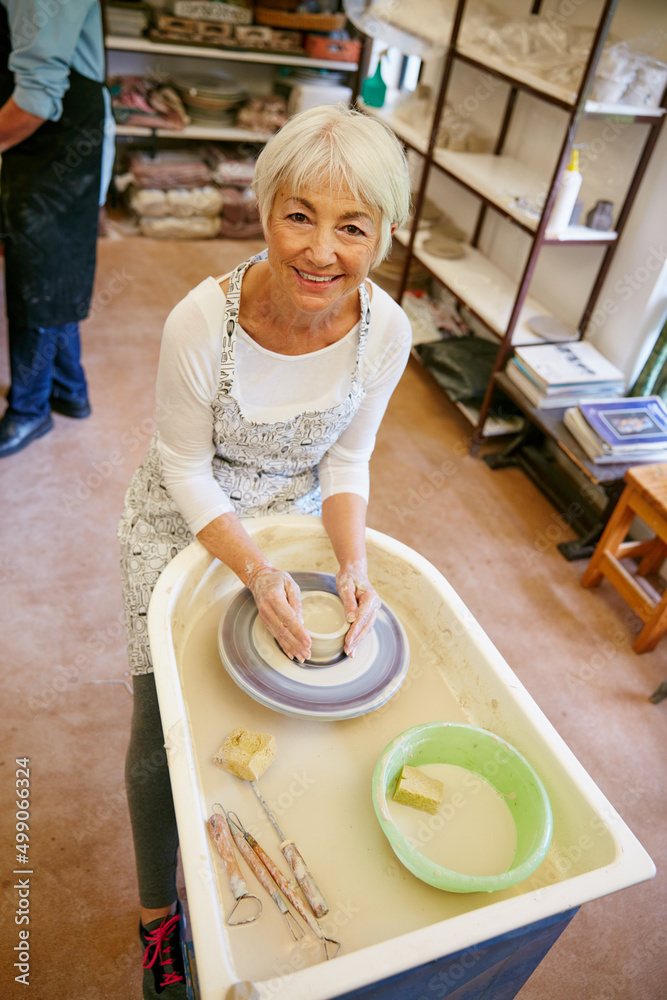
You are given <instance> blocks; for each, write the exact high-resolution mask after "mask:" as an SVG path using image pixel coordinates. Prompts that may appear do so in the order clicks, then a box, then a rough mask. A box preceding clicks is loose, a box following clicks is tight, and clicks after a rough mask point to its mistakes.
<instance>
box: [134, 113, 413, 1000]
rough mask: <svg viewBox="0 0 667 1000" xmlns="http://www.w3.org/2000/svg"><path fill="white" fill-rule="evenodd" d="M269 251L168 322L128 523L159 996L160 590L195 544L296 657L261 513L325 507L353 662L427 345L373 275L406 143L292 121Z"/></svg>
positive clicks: (144, 879)
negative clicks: (375, 508) (372, 484)
mask: <svg viewBox="0 0 667 1000" xmlns="http://www.w3.org/2000/svg"><path fill="white" fill-rule="evenodd" d="M254 189H255V193H256V195H257V199H258V205H259V210H260V214H261V219H262V224H263V229H264V234H265V238H266V243H267V249H266V250H265V251H263V252H262V253H260V254H258V255H257V256H255V257H252V258H251V259H250V260H247V261H245V262H244V263H242V264H240V265H239V266H238V267H237V268H236V270H234V271H233V272H232V273H231V274H230V275H228V276H225V277H224V278H221V279H218V278H213V277H208V278H205V280H204V281H202V282H201V284H199V285H197V287H196V288H194V289H193V290H192V291H191V292H189V293H188V295H186V297H185V298H184V299H183V300H182V301H181V302H180V303H179V304H178V305H177V306H176V307H175V308H174V309H173V311H172V312H171V313H170V315H169V317H168V318H167V321H166V324H165V328H164V335H163V340H162V347H161V352H160V361H159V369H158V376H157V415H158V431H157V433H156V435H155V437H154V439H153V441H152V442H151V445H150V447H149V450H148V454H147V456H146V459H145V461H144V462H143V464H142V466H141V467H140V468H139V470H138V471H137V472H136V473H135V475H134V477H133V479H132V482H131V484H130V486H129V489H128V492H127V496H126V501H125V507H124V511H123V516H122V519H121V522H120V526H119V538H120V541H121V549H122V560H121V562H122V572H123V585H124V600H125V608H126V616H127V626H128V646H129V656H130V667H131V672H132V674H133V675H134V678H133V680H134V711H133V720H132V734H131V739H130V746H129V750H128V757H127V770H126V779H127V793H128V802H129V806H130V815H131V820H132V828H133V836H134V843H135V854H136V860H137V870H138V877H139V893H140V902H141V925H140V934H141V939H142V943H143V945H144V948H145V955H144V997H156V996H158V995H159V996H160V997H161V998H162V1000H172V998H184V997H185V986H184V981H183V968H182V964H181V963H180V947H179V922H180V904H178V901H177V892H176V881H175V876H176V862H177V849H178V839H177V832H176V824H175V819H174V811H173V803H172V799H171V788H170V784H169V773H168V769H167V762H166V756H165V754H164V748H163V742H164V741H163V735H162V728H161V724H160V716H159V710H158V705H157V698H156V694H155V684H154V679H153V674H152V670H153V665H152V662H151V657H150V650H149V646H148V640H147V634H146V613H147V610H148V603H149V600H150V595H151V592H152V589H153V587H154V585H155V582H156V580H157V578H158V576H159V574H160V572H161V571H162V570H163V569H164V567H165V566H166V565H167V563H168V562H169V560H170V559H171V558H173V556H174V555H176V553H177V552H178V551H180V550H181V549H182V548H184V547H185V546H186V545H187V544H188V543H189V542H190V541H192V539H193V538H194V537H197V538H198V539H199V541H200V542H201V543H202V544H203V545H204V547H205V548H206V549H207V550H208V551H209V552H210V553H211V554H212V555H214V556H216V557H217V558H218V559H220V560H221V562H223V563H225V564H226V565H227V566H229V567H230V568H231V569H232V570H233V571H234V573H236V575H237V576H238V577H239V579H240V580H241V581H242V582H243V583H244V584H245V585H246V586H247V587H249V589H250V591H251V592H252V595H253V597H254V599H255V602H256V604H257V607H258V611H259V615H260V616H261V619H262V621H263V622H264V623H265V625H266V626H267V627H268V628H269V630H270V631H271V633H272V634H273V635H274V637H275V638H276V640H277V641H278V642H279V644H280V646H281V647H282V649H283V650H284V652H285V653H286V654H287V655H288V656H290V657H292V658H294V659H297V660H298V661H300V662H303V661H304V660H305V659H306V658H307V657H308V655H309V652H310V639H309V636H308V633H307V631H306V630H305V628H304V625H303V617H302V613H301V601H300V596H299V588H298V586H297V585H296V583H295V582H294V581H293V580H292V578H291V577H290V576H289V575H288V574H287V573H286V572H284V571H283V570H281V569H280V568H278V567H276V566H274V565H272V564H271V563H270V561H269V560H268V559H267V558H266V557H265V556H264V555H263V553H262V552H261V551H260V549H259V548H258V547H257V545H256V544H255V542H254V541H253V540H252V538H251V537H250V536H249V535H248V533H247V532H246V530H245V528H244V526H243V520H242V519H243V518H244V517H258V516H262V515H266V514H272V513H280V514H285V513H292V512H293V513H298V514H318V515H319V514H321V516H322V520H323V523H324V527H325V529H326V531H327V534H328V536H329V538H330V540H331V544H332V547H333V550H334V553H335V555H336V558H337V561H338V563H339V567H340V568H339V571H338V573H337V575H336V584H337V588H338V592H339V595H340V597H341V599H342V601H343V604H344V608H345V612H346V615H347V620H348V622H350V628H349V631H348V634H347V638H346V642H345V651H346V652H347V653H348V655H353V654H354V651H355V649H356V647H357V646H358V644H359V642H360V641H361V640H362V639H363V638H364V636H365V635H366V634H367V633H368V632H369V630H370V629H371V628H372V626H373V622H374V619H375V614H376V611H377V608H378V607H379V604H380V602H379V598H378V596H377V594H376V593H375V591H374V589H373V587H372V584H371V582H370V581H369V579H368V575H367V565H366V549H365V518H366V504H367V498H368V462H369V458H370V455H371V452H372V450H373V446H374V442H375V435H376V432H377V430H378V427H379V425H380V421H381V420H382V417H383V414H384V412H385V409H386V406H387V403H388V401H389V398H390V396H391V394H392V392H393V390H394V388H395V386H396V384H397V382H398V380H399V378H400V376H401V374H402V372H403V369H404V368H405V365H406V362H407V359H408V356H409V351H410V344H411V333H410V325H409V322H408V320H407V317H406V316H405V314H404V312H403V311H402V309H401V308H400V307H399V306H398V305H397V304H396V303H395V302H394V301H393V300H392V299H391V298H390V296H389V295H387V294H386V292H384V291H383V290H382V289H380V288H379V287H377V286H376V285H374V284H373V283H372V282H371V281H370V280H369V279H368V274H369V272H370V271H371V269H372V268H373V267H374V266H375V265H376V264H378V263H379V261H380V260H381V259H382V258H383V257H384V256H385V255H386V253H387V252H388V250H389V248H390V245H391V235H392V233H393V232H394V230H395V229H396V228H397V227H398V226H400V225H401V224H402V223H403V222H404V221H405V219H406V217H407V214H408V211H409V199H410V183H409V176H408V170H407V164H406V160H405V156H404V154H403V151H402V149H401V147H400V145H399V143H398V142H397V140H396V139H395V137H394V136H393V134H392V133H391V132H390V131H389V130H388V129H387V128H385V127H384V126H383V125H382V124H381V123H379V122H378V121H376V120H373V119H371V118H369V117H367V116H365V115H363V114H360V113H358V112H355V111H350V110H348V109H347V108H344V107H342V106H338V107H320V108H315V109H313V110H310V111H307V112H304V113H303V114H300V115H297V116H295V117H294V118H292V119H290V120H289V121H288V122H287V124H286V125H285V126H284V127H283V128H282V129H281V130H280V132H278V133H277V134H276V135H275V136H273V137H272V138H271V140H270V141H269V142H268V143H267V145H266V146H265V147H264V149H263V151H262V153H261V155H260V156H259V158H258V161H257V164H256V170H255V178H254Z"/></svg>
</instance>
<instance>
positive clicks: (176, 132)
mask: <svg viewBox="0 0 667 1000" xmlns="http://www.w3.org/2000/svg"><path fill="white" fill-rule="evenodd" d="M116 135H117V136H119V135H124V136H134V137H136V138H151V137H153V136H155V137H157V138H158V139H211V140H215V141H218V142H267V141H268V139H269V138H270V136H271V133H270V132H251V131H250V130H249V129H244V128H234V127H229V128H224V127H222V126H215V125H194V124H193V125H187V126H186V127H185V128H182V129H175V128H152V127H149V126H147V125H119V124H116Z"/></svg>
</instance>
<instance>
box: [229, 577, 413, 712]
mask: <svg viewBox="0 0 667 1000" xmlns="http://www.w3.org/2000/svg"><path fill="white" fill-rule="evenodd" d="M291 576H292V578H293V579H294V580H295V582H296V583H297V584H298V585H299V587H300V589H301V591H302V592H304V593H306V592H308V591H318V590H320V591H321V590H324V591H328V592H329V593H333V594H335V593H336V592H337V591H336V582H335V578H334V577H333V576H332V575H331V574H329V573H292V574H291ZM218 649H219V651H220V656H221V658H222V662H223V664H224V666H225V669H226V670H227V672H228V673H229V675H230V677H231V678H232V680H234V681H235V683H236V684H238V686H239V687H240V688H241V689H242V690H243V691H245V692H246V694H249V695H250V697H251V698H254V699H255V701H258V702H259V703H260V704H262V705H265V706H266V707H267V708H271V709H273V710H274V711H276V712H280V713H282V714H283V715H290V716H293V717H295V718H302V719H303V718H306V719H321V720H323V721H327V720H328V721H331V720H336V719H351V718H354V717H355V716H358V715H365V714H366V713H367V712H372V711H373V710H374V709H376V708H379V707H380V705H384V703H385V702H387V701H389V699H390V698H391V697H392V696H393V695H395V694H396V692H397V691H398V689H399V688H400V686H401V684H402V683H403V681H404V679H405V675H406V673H407V670H408V664H409V662H410V648H409V645H408V639H407V636H406V634H405V630H404V628H403V626H402V625H401V623H400V621H399V620H398V618H397V617H396V615H395V614H394V613H393V611H391V609H390V608H388V607H387V605H386V604H385V603H384V602H383V603H382V607H381V608H380V610H379V611H378V614H377V618H376V621H375V627H374V628H373V631H372V632H371V633H370V635H367V636H366V638H365V639H363V640H362V642H361V643H360V645H359V646H358V647H357V651H356V653H355V655H354V657H348V656H344V655H343V656H342V657H340V659H338V660H336V662H334V663H331V664H329V665H326V666H323V665H321V664H318V665H313V666H310V665H308V664H300V663H298V662H297V661H296V660H290V659H289V657H287V656H285V654H284V653H283V651H282V650H281V649H280V647H279V646H278V644H277V642H276V641H275V639H274V638H273V636H272V635H271V633H270V632H269V631H268V629H267V628H266V626H265V625H264V623H263V622H262V621H261V620H260V617H259V614H258V612H257V606H256V604H255V602H254V600H253V597H252V594H251V593H250V591H249V590H248V588H247V587H244V588H243V590H241V591H240V592H239V593H238V594H237V595H236V597H235V598H234V599H233V600H232V602H231V603H230V605H229V607H228V608H227V611H226V612H225V614H224V615H223V616H222V619H221V621H220V625H219V628H218Z"/></svg>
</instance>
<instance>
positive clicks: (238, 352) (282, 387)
mask: <svg viewBox="0 0 667 1000" xmlns="http://www.w3.org/2000/svg"><path fill="white" fill-rule="evenodd" d="M371 285H372V298H371V320H370V325H369V330H368V337H367V341H366V346H365V349H364V351H363V354H362V357H361V362H360V368H359V376H360V379H361V382H362V385H363V386H364V389H365V393H366V394H365V397H364V399H363V401H362V404H361V406H360V408H359V410H358V411H357V413H356V415H355V416H354V417H353V419H352V421H351V423H350V424H349V425H348V427H347V428H346V430H345V431H344V432H343V433H342V434H341V436H340V437H339V439H338V441H337V442H336V443H335V444H334V445H333V447H331V448H330V449H329V450H328V452H327V453H326V455H325V456H324V458H323V460H322V461H321V462H320V463H319V467H318V473H319V481H320V488H321V493H322V499H323V500H324V499H326V498H327V497H329V496H332V495H333V494H335V493H357V494H359V495H360V496H362V497H364V498H365V499H368V494H369V475H368V463H369V460H370V457H371V453H372V451H373V447H374V445H375V436H376V433H377V430H378V427H379V426H380V422H381V420H382V417H383V416H384V412H385V410H386V407H387V404H388V402H389V398H390V397H391V394H392V392H393V391H394V389H395V387H396V384H397V383H398V380H399V379H400V377H401V375H402V373H403V370H404V368H405V365H406V363H407V360H408V356H409V353H410V347H411V341H412V337H411V330H410V323H409V320H408V318H407V316H406V315H405V313H404V312H403V310H402V309H401V307H400V306H399V305H398V304H397V303H396V302H395V301H394V300H393V299H392V298H391V297H390V296H389V295H388V294H387V293H386V292H385V291H383V289H381V288H379V287H378V286H377V285H375V284H373V283H372V282H371ZM225 301H226V300H225V295H224V293H223V291H222V289H221V287H220V285H219V283H218V281H217V280H216V279H215V278H212V277H209V278H206V279H205V280H204V281H202V282H201V284H199V285H197V287H196V288H194V289H192V291H190V292H189V293H188V294H187V295H186V296H185V298H184V299H182V300H181V301H180V302H179V303H178V305H176V306H175V307H174V309H173V310H172V311H171V313H170V314H169V316H168V317H167V321H166V323H165V327H164V333H163V338H162V346H161V349H160V361H159V367H158V377H157V396H156V401H157V410H156V413H157V423H158V449H159V454H160V460H161V464H162V471H163V481H164V485H165V486H166V488H167V489H168V491H169V493H170V494H171V496H172V498H173V500H174V501H175V503H176V504H177V506H178V507H179V509H180V511H181V513H182V514H183V516H184V518H185V519H186V521H187V522H188V525H189V527H190V529H191V531H192V532H193V534H197V533H198V532H199V531H201V530H202V529H203V528H204V527H205V526H206V525H207V524H209V523H210V522H211V521H212V520H214V519H215V518H216V517H218V516H219V515H221V514H226V513H230V512H232V511H233V510H234V505H233V504H232V502H231V500H230V498H229V496H227V494H226V493H225V492H224V491H223V490H222V489H221V487H220V486H219V484H218V483H217V482H216V480H215V478H214V476H213V473H212V466H211V461H212V458H213V456H214V454H215V446H214V443H213V409H212V404H213V402H214V400H215V398H216V395H217V392H218V388H219V378H220V359H221V350H222V319H223V313H224V308H225ZM358 346H359V324H357V325H356V326H355V327H353V329H352V330H350V331H349V333H348V334H347V335H346V336H345V337H343V338H342V339H341V340H339V341H337V343H335V344H331V345H330V346H329V347H325V348H323V349H322V350H319V351H314V352H312V353H310V354H300V355H285V354H276V353H274V352H273V351H269V350H266V349H265V348H263V347H260V346H259V344H257V343H255V341H254V340H252V338H251V337H249V336H248V335H247V334H246V333H245V332H244V331H243V330H242V329H241V327H240V326H239V325H237V326H236V337H235V353H234V357H235V362H234V380H233V384H232V396H233V398H234V399H235V400H236V402H237V403H238V406H239V409H240V411H241V414H242V416H243V417H244V419H245V420H248V421H253V422H255V423H261V424H267V423H276V422H283V421H286V420H289V419H290V418H292V417H295V416H296V415H298V414H299V413H302V412H304V411H309V410H314V411H322V410H327V409H329V408H331V407H334V406H337V405H339V404H340V403H342V402H343V401H344V400H345V399H346V397H347V396H348V394H349V392H350V388H351V381H352V375H353V372H354V369H355V365H356V361H357V353H358Z"/></svg>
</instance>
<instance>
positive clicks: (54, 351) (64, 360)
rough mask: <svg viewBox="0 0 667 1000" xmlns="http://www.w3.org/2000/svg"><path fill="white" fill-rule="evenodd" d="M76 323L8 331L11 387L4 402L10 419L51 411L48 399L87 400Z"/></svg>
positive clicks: (42, 414)
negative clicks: (53, 397)
mask: <svg viewBox="0 0 667 1000" xmlns="http://www.w3.org/2000/svg"><path fill="white" fill-rule="evenodd" d="M80 359H81V340H80V337H79V324H78V323H66V324H65V325H64V326H48V327H21V328H19V329H16V328H12V325H11V324H10V329H9V364H10V370H11V378H12V384H11V388H10V390H9V395H8V397H7V400H8V402H9V409H10V410H11V411H12V415H13V416H18V417H26V418H37V417H45V416H46V415H47V414H48V413H49V412H50V406H49V399H50V397H51V396H58V397H59V398H61V399H64V400H66V401H67V402H72V403H75V402H83V400H85V399H86V398H87V395H88V388H87V385H86V376H85V374H84V371H83V368H82V366H81V360H80Z"/></svg>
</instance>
